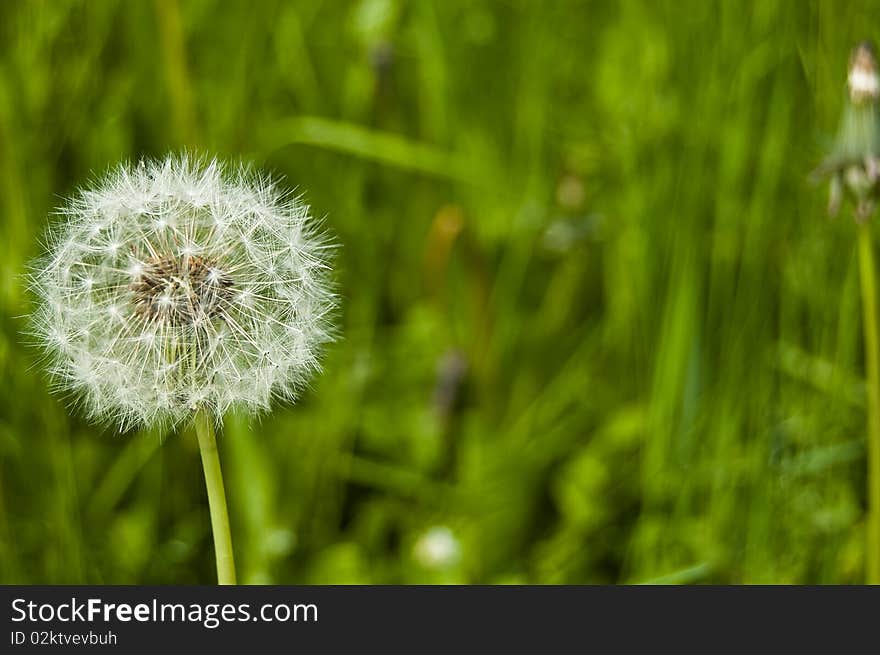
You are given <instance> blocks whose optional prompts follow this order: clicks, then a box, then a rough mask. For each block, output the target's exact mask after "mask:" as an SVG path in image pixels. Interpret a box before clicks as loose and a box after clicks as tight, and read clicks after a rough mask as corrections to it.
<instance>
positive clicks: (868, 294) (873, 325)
mask: <svg viewBox="0 0 880 655" xmlns="http://www.w3.org/2000/svg"><path fill="white" fill-rule="evenodd" d="M870 226H871V224H870V222H868V221H865V222H863V223H862V224H861V225H860V226H859V274H860V275H859V277H860V278H861V281H862V314H863V318H864V332H865V359H866V364H865V368H866V371H867V378H868V380H867V384H868V386H867V391H868V528H867V553H866V556H865V569H866V582H867V583H868V584H880V347H878V339H877V324H878V321H877V286H876V283H875V277H874V275H875V273H874V248H873V244H872V242H871V227H870Z"/></svg>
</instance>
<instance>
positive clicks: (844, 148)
mask: <svg viewBox="0 0 880 655" xmlns="http://www.w3.org/2000/svg"><path fill="white" fill-rule="evenodd" d="M847 87H848V90H849V94H848V101H847V103H846V106H845V108H844V111H843V116H842V119H841V123H840V128H839V130H838V133H837V139H836V141H835V145H834V149H833V151H832V152H831V154H830V155H829V156H828V157H827V158H826V159H825V161H823V162H822V164H821V165H820V166H819V167H818V168H817V169H816V170H815V171H814V172H813V175H812V177H813V178H814V179H822V178H829V179H830V191H829V201H828V213H829V214H831V215H832V216H836V215H837V213H838V212H839V210H840V205H841V202H842V200H843V195H844V192H848V193H849V195H850V196H851V197H852V199H853V201H854V202H855V205H856V209H855V215H856V219H857V220H859V221H864V220H866V219H867V218H868V217H869V216H870V215H871V214H872V213H873V211H874V207H875V205H876V202H877V196H878V180H880V120H878V100H880V77H878V71H877V57H876V55H875V52H874V48H873V46H872V45H871V44H870V43H868V42H863V43H860V44H859V45H857V46H856V47H855V49H854V50H853V52H852V55H851V56H850V64H849V73H848V75H847Z"/></svg>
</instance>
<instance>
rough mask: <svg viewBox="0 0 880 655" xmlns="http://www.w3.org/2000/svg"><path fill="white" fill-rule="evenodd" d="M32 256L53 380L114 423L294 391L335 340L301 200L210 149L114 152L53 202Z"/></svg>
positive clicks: (256, 401)
mask: <svg viewBox="0 0 880 655" xmlns="http://www.w3.org/2000/svg"><path fill="white" fill-rule="evenodd" d="M60 214H61V215H62V216H63V218H64V220H63V222H62V223H61V224H60V225H59V226H58V227H57V228H56V229H55V230H53V231H52V232H51V233H50V234H49V236H48V244H47V245H48V252H47V254H46V255H45V256H44V257H43V259H41V260H40V261H38V262H37V263H36V264H35V266H34V272H33V274H32V288H33V289H34V291H35V293H36V295H37V296H38V298H39V303H38V306H37V309H36V311H35V313H34V317H33V318H34V332H35V334H36V335H37V337H38V338H39V340H40V342H41V344H42V345H43V346H44V348H45V352H46V354H47V359H48V360H49V370H50V373H51V375H52V378H53V381H54V382H55V384H56V386H57V387H59V388H60V389H62V390H66V391H69V392H73V393H74V394H75V396H76V397H77V398H78V399H79V401H80V402H81V404H82V406H83V408H84V409H85V411H86V412H87V414H88V415H89V416H91V417H94V418H102V419H111V420H116V421H119V422H120V423H121V424H122V425H123V426H131V425H135V424H147V423H152V422H171V423H177V422H179V421H181V420H183V419H185V418H187V417H191V416H192V414H193V411H194V410H198V409H204V410H205V411H207V412H208V413H210V414H211V415H212V416H215V417H220V416H222V415H223V413H224V412H226V411H227V410H230V409H236V410H243V411H248V412H258V411H262V410H266V409H268V408H269V405H270V403H271V401H272V400H273V399H274V398H278V399H283V400H293V399H294V398H295V397H296V395H297V392H298V391H299V390H300V389H301V388H302V386H303V384H304V383H305V382H306V380H307V379H308V377H309V376H310V375H311V374H312V373H313V372H314V371H315V370H316V369H317V368H318V355H319V351H320V348H321V346H322V345H323V344H325V343H326V342H327V341H329V340H330V338H331V333H330V326H329V323H328V320H327V319H328V314H329V312H330V311H331V310H332V308H333V304H334V302H333V295H332V293H331V291H330V288H329V283H328V271H329V265H328V248H329V246H328V245H327V244H326V242H325V241H324V240H323V239H322V237H321V235H320V234H319V233H318V232H317V231H316V225H315V223H314V219H312V218H311V217H310V216H309V211H308V207H307V206H306V205H304V204H302V203H300V202H299V200H298V199H297V198H295V197H293V196H291V195H289V193H288V192H286V191H283V190H281V189H279V188H278V187H277V186H276V185H275V184H274V183H273V182H272V181H271V180H270V179H268V178H267V177H265V176H263V175H260V174H258V173H255V172H254V171H252V170H251V169H249V168H247V167H245V166H239V167H237V168H235V169H233V170H229V169H227V168H224V166H223V165H222V164H220V163H218V162H217V161H216V160H214V161H210V162H206V161H201V160H196V159H193V158H190V157H187V156H186V155H184V156H179V157H169V158H167V159H165V160H164V161H141V162H140V163H138V164H137V165H136V166H134V167H132V166H129V165H121V166H119V167H118V168H116V169H115V170H114V171H112V172H111V173H110V174H108V175H107V176H106V177H105V178H103V179H102V180H100V181H99V182H98V184H97V185H96V186H94V187H92V188H88V189H83V190H81V191H80V192H79V193H78V194H77V195H76V196H75V197H74V198H73V199H72V200H70V201H69V203H68V204H67V205H66V207H64V208H62V209H61V210H60Z"/></svg>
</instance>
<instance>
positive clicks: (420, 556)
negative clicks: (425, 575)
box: [413, 526, 461, 569]
mask: <svg viewBox="0 0 880 655" xmlns="http://www.w3.org/2000/svg"><path fill="white" fill-rule="evenodd" d="M413 553H414V555H415V558H416V560H418V562H419V564H421V565H422V566H424V567H425V568H428V569H443V568H448V567H451V566H455V565H456V564H458V562H459V560H460V559H461V546H460V544H459V542H458V539H456V538H455V535H454V534H453V533H452V530H450V529H449V528H447V527H446V526H435V527H433V528H431V529H429V530H428V531H427V532H425V533H424V534H423V535H422V536H421V537H419V539H418V541H416V544H415V547H414V549H413Z"/></svg>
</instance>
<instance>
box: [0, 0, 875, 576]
mask: <svg viewBox="0 0 880 655" xmlns="http://www.w3.org/2000/svg"><path fill="white" fill-rule="evenodd" d="M878 8H880V7H878V5H877V3H875V2H852V3H847V4H846V7H844V6H843V5H841V4H840V3H837V2H832V1H830V0H828V1H825V2H815V1H812V2H808V1H803V2H802V1H799V0H788V1H783V0H763V1H762V2H753V3H741V2H733V1H731V2H704V1H703V0H674V1H672V0H670V1H662V0H661V1H660V2H658V1H657V0H644V1H637V0H627V1H626V2H621V3H612V2H562V1H556V2H527V1H525V0H522V1H515V0H503V1H502V0H496V1H494V2H483V3H476V2H463V1H452V2H446V1H444V0H358V1H356V2H331V1H329V0H326V1H321V0H299V1H297V2H282V1H274V0H263V1H261V2H252V1H244V0H241V1H231V2H220V1H219V0H196V1H192V2H189V1H185V2H184V1H181V2H177V1H176V0H157V1H156V2H145V1H135V2H121V1H117V2H113V1H97V2H85V1H84V0H81V1H59V2H49V1H42V2H41V1H37V0H32V1H31V0H19V1H13V2H4V3H2V4H0V268H2V281H0V309H2V311H0V315H2V317H0V321H2V333H0V367H2V375H3V381H4V385H5V388H4V391H5V392H4V394H3V395H2V398H0V582H5V583H77V582H91V583H133V582H139V583H196V582H202V583H207V582H211V581H212V580H213V579H214V572H213V553H212V546H211V538H210V527H209V524H208V513H207V507H206V497H205V491H204V485H203V480H202V477H201V475H202V474H201V469H200V464H199V458H198V452H197V447H196V444H195V439H194V436H193V435H192V434H191V433H188V432H183V433H180V434H176V435H164V437H165V438H164V443H160V438H162V437H163V435H159V434H155V433H148V434H140V435H128V436H125V437H119V436H118V435H116V434H115V433H114V432H113V431H112V430H108V429H102V428H95V427H94V426H90V425H88V424H86V423H85V422H83V421H82V420H81V418H78V417H77V416H76V414H75V413H73V412H69V411H68V409H67V408H66V407H65V405H64V403H63V401H62V400H60V399H58V398H56V397H54V396H51V395H50V394H49V393H48V392H47V389H46V381H45V379H44V378H43V376H42V374H41V373H40V371H39V370H38V369H37V368H36V366H35V362H36V354H35V352H34V350H33V349H32V348H29V347H27V346H26V345H23V342H24V341H25V339H24V338H23V337H22V336H21V332H22V330H23V329H24V327H25V326H24V321H23V320H22V319H21V318H20V317H21V316H22V315H24V314H26V313H27V312H28V308H29V303H30V300H29V298H28V297H27V294H26V293H25V291H24V289H23V285H22V279H21V277H20V276H21V274H22V273H23V271H24V269H25V265H26V262H27V261H28V260H29V259H30V258H32V257H33V256H34V255H36V254H37V252H38V251H39V237H40V234H41V233H42V231H43V230H44V229H45V226H46V224H47V221H51V220H53V218H52V217H49V218H47V215H48V214H49V212H50V211H51V209H52V208H53V207H54V206H57V205H58V204H59V197H60V196H63V195H66V194H68V193H70V192H72V190H73V189H75V187H76V186H77V185H78V184H81V183H83V182H85V181H87V180H89V179H90V178H92V177H93V176H94V175H97V174H100V173H101V172H102V171H103V170H105V169H106V168H107V167H109V166H111V165H113V164H114V163H116V162H117V161H118V160H120V159H125V158H136V157H138V156H141V155H161V154H163V153H165V152H167V151H169V150H175V149H178V148H181V147H187V148H190V149H193V150H196V151H199V152H206V153H212V154H213V153H216V154H219V155H220V156H223V157H228V158H230V159H234V158H238V157H243V158H245V159H247V160H250V161H253V162H255V163H257V164H258V165H260V166H262V167H265V168H267V169H269V170H272V171H274V172H276V173H277V174H280V175H283V176H285V177H286V178H287V179H288V181H289V182H290V184H293V185H296V186H297V187H298V188H299V189H300V190H301V191H302V192H304V193H305V194H306V198H307V200H308V201H309V202H310V203H311V205H312V206H313V208H314V211H315V212H316V213H317V214H319V215H325V216H326V224H327V225H328V227H329V228H330V229H331V230H332V231H333V233H334V234H335V235H336V239H337V241H338V243H339V244H340V246H341V248H340V252H339V256H338V262H337V263H338V280H339V290H340V293H341V296H342V310H341V313H340V324H341V332H342V334H343V336H344V338H343V339H342V340H341V341H339V342H338V343H336V344H334V345H333V346H332V347H331V348H330V349H329V351H328V353H327V356H326V359H325V363H326V371H325V373H324V375H323V376H321V377H320V378H317V379H316V380H315V381H314V384H313V389H312V390H311V391H310V392H309V393H308V394H306V396H305V397H304V398H303V400H302V402H300V403H298V404H297V405H296V406H295V407H282V408H279V409H278V410H277V411H275V412H274V413H272V414H271V415H269V416H267V417H265V418H264V419H262V420H260V421H253V422H248V421H246V420H244V419H241V418H238V417H230V419H229V421H228V424H227V428H226V430H225V433H224V435H223V436H222V438H221V453H222V457H223V463H224V466H225V471H226V476H227V484H228V494H229V498H230V503H231V505H230V511H231V513H232V522H233V535H234V539H235V546H236V549H237V556H238V560H239V562H238V563H239V569H240V577H241V579H242V581H244V582H279V583H416V582H418V583H433V582H462V583H497V582H514V583H517V582H518V583H607V582H641V581H659V582H663V581H666V582H723V583H757V582H763V583H787V582H811V583H851V582H860V581H861V580H862V579H863V571H862V569H863V563H862V562H863V548H864V546H863V542H864V538H863V534H864V516H865V493H864V487H865V479H864V478H865V474H864V468H865V461H864V445H863V444H864V424H865V419H864V400H863V395H864V388H863V380H862V375H863V365H862V353H861V345H860V344H861V335H860V315H859V300H858V279H857V270H856V265H855V257H854V254H855V252H854V249H855V227H854V225H853V223H852V221H851V220H850V219H849V218H848V217H844V218H842V219H838V220H836V221H831V220H829V219H827V218H825V215H824V205H825V196H824V189H819V188H815V187H811V186H810V185H808V184H807V182H806V175H807V172H808V171H809V170H810V169H811V167H813V166H814V165H815V164H816V163H818V161H819V160H820V159H821V157H822V152H823V148H824V147H825V145H826V142H828V141H829V137H830V136H831V135H833V133H834V130H835V128H836V121H837V116H838V114H839V111H840V108H841V106H842V103H843V99H844V81H845V73H846V63H847V57H848V53H849V50H850V48H851V47H852V45H853V44H854V43H855V42H856V41H858V40H860V39H862V38H865V37H870V36H872V35H873V34H874V33H875V32H876V29H875V23H874V22H872V19H876V17H877V15H878V13H877V11H878Z"/></svg>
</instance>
